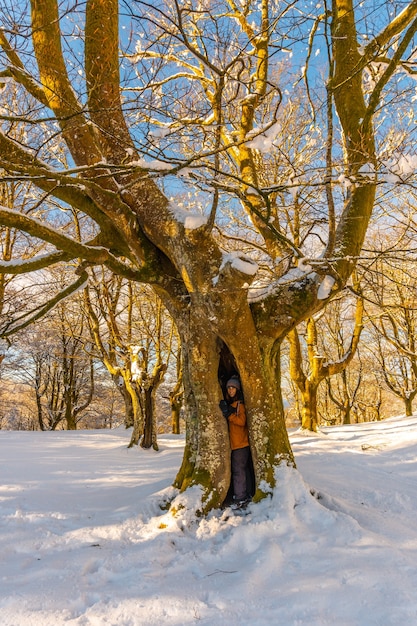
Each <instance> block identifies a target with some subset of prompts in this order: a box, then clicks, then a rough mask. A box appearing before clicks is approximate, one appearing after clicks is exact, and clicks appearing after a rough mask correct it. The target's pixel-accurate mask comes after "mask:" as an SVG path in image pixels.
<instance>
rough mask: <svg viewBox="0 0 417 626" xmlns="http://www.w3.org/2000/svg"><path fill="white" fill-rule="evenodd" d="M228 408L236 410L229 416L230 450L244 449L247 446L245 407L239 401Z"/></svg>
mask: <svg viewBox="0 0 417 626" xmlns="http://www.w3.org/2000/svg"><path fill="white" fill-rule="evenodd" d="M230 406H233V407H235V408H236V409H237V411H236V413H232V414H231V415H230V416H229V437H230V447H231V449H232V450H238V449H239V448H246V446H248V445H249V434H248V426H247V424H246V411H245V405H244V404H243V402H241V401H240V400H236V401H235V402H232V403H231V405H230Z"/></svg>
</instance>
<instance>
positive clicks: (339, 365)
mask: <svg viewBox="0 0 417 626" xmlns="http://www.w3.org/2000/svg"><path fill="white" fill-rule="evenodd" d="M338 304H339V305H340V300H338V301H337V302H333V303H332V304H331V305H330V307H331V310H332V313H333V316H334V317H336V316H337V313H339V314H340V306H339V307H338V306H337V305H338ZM337 309H339V310H337ZM362 320H363V299H362V298H361V297H359V298H358V300H357V303H356V311H355V317H354V326H353V329H352V334H351V338H350V342H349V345H348V346H347V347H346V346H345V341H344V337H345V335H346V333H345V331H344V327H345V325H346V323H345V320H344V321H342V320H341V319H340V317H339V319H338V320H337V323H336V328H337V330H336V332H334V333H333V340H334V343H335V345H336V358H333V359H332V358H331V357H330V354H329V352H327V354H326V352H325V351H324V350H323V347H322V348H319V342H318V330H317V322H316V320H315V319H314V318H312V317H311V318H309V319H308V320H307V322H306V334H305V342H306V348H307V350H306V354H307V359H308V364H307V368H306V369H307V373H305V372H304V370H303V354H302V349H301V344H300V336H299V331H298V330H296V329H294V330H292V331H290V332H289V333H288V341H289V344H290V374H291V378H292V380H293V381H294V383H295V384H296V385H297V387H298V390H299V392H300V393H301V398H302V406H301V428H303V429H305V430H311V431H313V432H316V431H317V430H318V427H319V423H320V422H319V417H318V414H317V391H318V387H319V385H320V383H321V382H322V381H323V380H325V379H329V378H330V377H333V376H335V375H336V374H342V373H343V372H344V371H345V370H346V368H347V367H348V365H349V364H350V362H351V361H352V359H353V357H354V355H355V353H356V350H357V347H358V344H359V338H360V335H361V332H362V328H363V324H362ZM322 332H323V329H322ZM328 335H329V336H330V333H328ZM323 343H324V342H323V341H322V344H323ZM344 398H345V401H344V402H346V408H345V420H346V419H347V418H346V416H347V415H348V414H349V410H350V403H349V400H348V399H349V395H348V393H347V388H346V387H345V395H344ZM345 420H344V423H349V422H347V421H346V422H345Z"/></svg>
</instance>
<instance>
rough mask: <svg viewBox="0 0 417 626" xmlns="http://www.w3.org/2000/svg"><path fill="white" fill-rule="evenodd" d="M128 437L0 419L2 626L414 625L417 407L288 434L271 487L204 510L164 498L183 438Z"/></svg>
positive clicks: (416, 619) (416, 598) (121, 433)
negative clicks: (171, 507) (144, 444)
mask: <svg viewBox="0 0 417 626" xmlns="http://www.w3.org/2000/svg"><path fill="white" fill-rule="evenodd" d="M129 437H130V435H129V433H128V432H126V431H124V430H122V429H118V430H115V431H82V432H55V433H50V432H48V433H40V432H35V433H33V432H5V431H0V477H1V481H0V482H1V484H0V624H1V626H28V625H29V624H30V625H33V626H60V625H62V624H65V625H68V626H70V625H71V626H72V625H74V626H75V625H77V626H102V625H103V626H104V625H106V626H109V625H110V626H147V625H150V624H154V625H169V626H174V625H175V626H182V625H188V624H200V625H202V626H203V625H204V626H221V625H227V626H233V625H240V626H241V625H250V626H263V625H267V624H268V625H270V624H273V625H278V626H296V625H306V626H307V625H308V626H325V625H329V626H373V625H375V626H377V625H378V626H399V625H401V626H413V625H416V624H417V417H412V418H404V417H400V418H392V419H389V420H387V421H384V422H380V423H371V424H362V425H355V426H344V427H333V428H325V429H323V434H322V435H320V436H317V437H308V436H305V435H303V434H302V433H300V432H293V433H291V440H292V445H293V448H294V452H295V455H296V460H297V464H298V468H299V472H296V471H294V470H290V469H288V468H282V469H280V470H279V472H278V486H277V488H276V491H275V494H274V497H273V498H272V499H268V500H265V501H264V502H262V503H261V504H258V505H251V506H250V508H249V514H248V515H247V516H244V517H238V516H233V515H231V514H230V511H221V512H220V511H218V512H216V513H213V514H211V515H210V516H209V518H208V519H200V520H198V521H196V520H194V519H193V517H192V516H191V515H190V513H189V509H188V508H185V509H180V510H179V512H178V514H177V516H176V517H173V516H172V514H171V513H167V512H164V511H161V509H160V507H159V504H160V502H161V499H162V498H163V496H164V495H166V494H167V493H170V492H171V489H170V484H171V482H172V480H173V478H174V476H175V473H176V470H177V468H178V467H179V464H180V460H181V455H182V445H183V440H182V438H181V437H175V436H172V435H171V436H161V437H160V444H161V451H160V452H159V453H155V452H151V451H143V450H140V449H130V450H128V449H127V447H126V446H127V443H128V441H129ZM310 492H313V494H314V495H311V493H310ZM196 496H197V494H195V493H193V492H191V493H190V495H189V496H188V497H189V500H190V502H189V503H192V500H193V498H195V497H196Z"/></svg>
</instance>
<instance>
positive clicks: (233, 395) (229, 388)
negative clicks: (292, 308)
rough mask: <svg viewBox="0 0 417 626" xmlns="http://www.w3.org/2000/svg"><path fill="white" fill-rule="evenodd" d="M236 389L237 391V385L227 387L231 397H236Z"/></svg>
mask: <svg viewBox="0 0 417 626" xmlns="http://www.w3.org/2000/svg"><path fill="white" fill-rule="evenodd" d="M236 391H237V389H236V387H228V388H227V393H228V394H229V396H230V397H231V398H234V397H235V395H236Z"/></svg>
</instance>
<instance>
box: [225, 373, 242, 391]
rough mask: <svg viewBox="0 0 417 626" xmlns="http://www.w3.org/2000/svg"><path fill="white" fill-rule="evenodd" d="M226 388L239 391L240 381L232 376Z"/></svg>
mask: <svg viewBox="0 0 417 626" xmlns="http://www.w3.org/2000/svg"><path fill="white" fill-rule="evenodd" d="M226 387H234V388H235V389H240V381H239V379H238V378H237V376H232V378H231V379H230V380H228V381H227V383H226Z"/></svg>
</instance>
